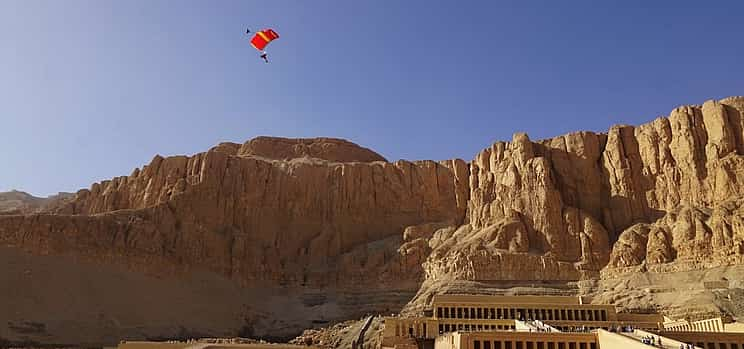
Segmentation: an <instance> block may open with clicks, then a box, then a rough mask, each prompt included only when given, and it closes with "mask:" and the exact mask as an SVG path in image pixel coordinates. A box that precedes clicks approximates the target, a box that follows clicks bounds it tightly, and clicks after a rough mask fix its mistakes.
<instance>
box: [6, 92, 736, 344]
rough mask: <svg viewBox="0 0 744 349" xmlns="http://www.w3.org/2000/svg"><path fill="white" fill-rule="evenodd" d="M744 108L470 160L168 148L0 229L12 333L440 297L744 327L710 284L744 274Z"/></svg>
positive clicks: (314, 323) (259, 331) (697, 112)
mask: <svg viewBox="0 0 744 349" xmlns="http://www.w3.org/2000/svg"><path fill="white" fill-rule="evenodd" d="M743 116H744V97H731V98H726V99H723V100H721V101H708V102H705V103H704V104H703V105H701V106H684V107H679V108H677V109H675V110H673V111H672V113H671V114H670V115H669V116H668V117H660V118H658V119H656V120H654V121H652V122H650V123H648V124H644V125H641V126H638V127H634V126H614V127H612V128H610V130H609V131H608V132H607V133H593V132H577V133H572V134H568V135H564V136H560V137H555V138H552V139H547V140H540V141H533V140H530V139H529V137H528V136H527V135H525V134H516V135H515V136H514V137H513V139H512V140H511V141H510V142H497V143H495V144H493V145H491V146H490V147H488V148H486V149H484V150H483V151H481V152H480V153H478V154H476V156H475V158H474V159H473V160H472V161H470V162H469V163H468V162H465V161H463V160H459V159H454V160H444V161H415V162H409V161H396V162H388V161H386V160H385V159H384V158H383V157H382V156H380V155H379V154H376V153H374V152H373V151H371V150H369V149H365V148H362V147H360V146H358V145H355V144H353V143H351V142H348V141H344V140H339V139H331V138H316V139H283V138H271V137H259V138H256V139H253V140H250V141H248V142H246V143H244V144H242V145H241V144H235V143H222V144H219V145H217V146H215V147H214V148H212V149H210V150H209V151H207V152H204V153H199V154H195V155H192V156H173V157H167V158H163V157H161V156H156V157H155V158H153V160H152V161H151V162H150V163H149V164H148V165H146V166H143V167H142V168H141V169H135V170H134V171H133V172H132V173H131V174H130V175H129V176H123V177H116V178H113V179H111V180H107V181H103V182H100V183H95V184H93V185H92V186H91V187H90V188H89V189H83V190H80V191H79V192H77V193H76V194H75V196H74V197H73V198H71V199H70V200H68V201H64V202H60V203H58V204H56V205H52V206H48V207H47V208H46V209H44V210H43V211H44V212H42V213H36V214H32V215H7V216H3V217H0V245H1V246H3V247H2V249H0V258H2V259H3V260H4V263H5V265H9V266H11V267H9V268H5V269H4V270H3V271H1V272H0V278H1V279H3V280H4V281H6V282H4V283H2V284H3V285H8V286H5V287H1V288H0V308H2V309H10V311H8V312H5V313H0V337H1V338H0V340H3V339H4V340H5V341H28V342H40V343H88V344H94V343H113V342H116V341H118V339H120V338H172V337H189V336H197V335H212V336H221V335H222V336H225V335H236V334H240V335H245V336H252V337H264V338H279V339H284V338H289V337H291V336H293V335H296V334H298V333H299V332H301V331H302V329H305V328H310V327H318V326H324V325H327V324H329V323H334V322H337V321H341V320H347V319H353V318H359V317H360V316H362V315H364V314H366V313H386V314H387V313H391V312H398V311H401V310H403V311H405V312H420V311H422V310H423V309H424V308H425V306H426V304H427V302H429V300H430V298H431V295H433V294H435V293H442V292H478V293H503V292H536V293H583V294H587V295H592V296H594V297H595V299H597V300H598V301H603V302H612V303H615V304H617V305H618V306H621V307H624V308H626V309H631V308H632V309H648V308H655V309H658V310H660V311H662V312H665V313H667V314H669V315H680V314H682V315H685V316H695V315H696V314H700V315H703V314H709V313H716V312H718V313H726V314H729V315H733V316H738V314H739V313H740V312H741V306H740V304H742V303H740V302H739V301H738V298H736V297H737V295H738V294H739V293H738V292H739V291H740V288H741V287H742V285H740V284H739V283H740V281H734V282H732V283H729V284H727V286H726V288H725V290H718V291H716V292H718V293H716V292H713V291H709V290H706V289H705V288H704V287H703V286H702V282H703V281H711V280H713V281H720V280H741V275H742V274H741V273H742V271H743V270H742V266H744V261H743V260H742V256H743V255H744V225H743V224H744V214H743V212H744V208H742V202H743V201H742V200H744V197H743V194H744V193H743V192H742V191H744V187H742V186H741V185H740V184H739V183H741V181H742V180H744V178H743V176H744V158H743V157H742V155H744V118H743ZM737 276H738V278H737ZM680 280H684V285H681V284H680ZM698 285H699V286H698ZM683 286H684V287H683ZM653 287H656V290H655V291H653V292H652V291H649V289H650V288H653ZM721 292H724V293H725V292H727V293H725V294H724V293H721ZM683 293H684V294H686V295H690V296H689V297H692V298H689V297H688V298H680V297H679V296H680V295H681V294H683ZM732 295H733V298H732ZM724 296H725V297H724ZM722 297H723V298H725V299H726V301H722V300H721V299H723V298H722ZM691 299H692V300H694V301H695V302H697V303H696V304H695V306H696V307H692V306H691V303H690V300H691ZM727 302H728V303H727ZM6 324H7V325H6Z"/></svg>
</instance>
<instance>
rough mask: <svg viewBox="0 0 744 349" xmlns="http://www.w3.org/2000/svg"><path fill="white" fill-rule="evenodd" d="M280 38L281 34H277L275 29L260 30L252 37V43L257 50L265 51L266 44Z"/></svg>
mask: <svg viewBox="0 0 744 349" xmlns="http://www.w3.org/2000/svg"><path fill="white" fill-rule="evenodd" d="M249 32H250V31H249ZM278 38H279V34H277V33H276V32H275V31H274V30H273V29H264V30H259V31H258V32H256V35H254V36H253V38H252V39H251V45H253V47H255V48H256V50H259V51H263V50H264V48H266V45H268V44H269V43H270V42H272V41H274V40H276V39H278Z"/></svg>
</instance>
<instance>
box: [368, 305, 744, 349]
mask: <svg viewBox="0 0 744 349" xmlns="http://www.w3.org/2000/svg"><path fill="white" fill-rule="evenodd" d="M693 331H694V332H693ZM724 332H725V326H724V322H723V320H722V319H721V318H716V319H705V320H699V321H692V322H690V321H687V320H671V319H668V318H664V316H662V315H661V314H656V313H651V314H636V313H619V312H617V311H616V309H615V307H614V306H612V305H606V304H588V303H587V302H586V301H585V299H584V298H582V297H566V296H485V295H437V296H434V298H433V299H432V304H431V308H429V309H427V310H426V311H424V316H419V317H398V316H394V317H387V318H385V329H384V333H383V339H382V347H383V348H397V349H415V348H434V349H599V348H621V347H622V349H631V348H636V347H637V348H643V347H646V348H648V347H647V345H652V346H656V347H658V348H672V349H680V348H682V347H684V348H685V349H692V348H701V349H744V333H733V332H729V333H726V335H725V336H721V335H722V334H723V333H724ZM690 334H693V335H692V336H691V335H690ZM716 334H717V335H719V336H718V337H716ZM723 337H726V338H725V341H717V340H716V338H723ZM697 338H701V340H697ZM670 345H673V347H672V346H670Z"/></svg>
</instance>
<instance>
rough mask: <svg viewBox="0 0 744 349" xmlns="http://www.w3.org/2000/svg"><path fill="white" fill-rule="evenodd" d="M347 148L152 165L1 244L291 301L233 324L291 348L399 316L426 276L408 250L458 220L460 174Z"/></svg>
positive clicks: (309, 143) (286, 144) (84, 193)
mask: <svg viewBox="0 0 744 349" xmlns="http://www.w3.org/2000/svg"><path fill="white" fill-rule="evenodd" d="M350 147H351V143H349V142H345V141H340V140H329V139H318V140H298V141H296V142H295V141H291V140H285V139H277V140H276V141H275V142H273V141H272V140H271V139H267V138H259V139H257V140H252V141H249V142H247V143H245V144H244V145H242V146H238V145H235V144H221V145H219V146H217V147H215V148H213V149H211V150H210V151H208V152H205V153H200V154H196V155H194V156H190V157H186V156H176V157H168V158H163V157H160V156H156V157H155V158H154V159H153V160H152V161H151V162H150V164H148V165H147V166H144V167H143V168H142V169H141V170H140V169H136V170H134V171H133V173H132V174H131V175H130V176H126V177H117V178H114V179H112V180H108V181H103V182H101V183H96V184H93V185H92V187H91V188H90V189H85V190H81V191H79V192H78V193H77V194H76V196H75V198H74V199H73V200H71V201H70V202H67V203H65V204H62V205H59V206H57V207H55V208H54V212H53V213H44V214H38V215H33V216H7V217H2V218H0V243H1V244H2V245H4V246H13V247H17V248H18V247H19V248H22V249H23V250H25V251H28V252H30V253H33V254H42V255H72V256H75V257H76V258H79V259H80V260H83V261H87V262H89V263H90V262H93V263H105V264H113V265H124V266H127V267H128V268H129V269H130V270H132V271H135V272H141V273H145V274H147V275H153V276H156V277H171V276H173V275H181V276H182V277H183V276H185V275H189V273H193V272H195V271H198V270H206V271H208V272H211V273H215V274H217V275H220V276H221V277H225V278H227V279H229V280H232V281H233V282H234V283H236V284H238V285H240V286H242V287H244V288H247V289H257V290H267V291H268V290H271V289H273V288H280V289H285V290H300V291H297V292H299V293H300V294H301V297H304V299H305V300H306V301H303V302H301V303H300V304H294V305H288V306H287V308H284V309H261V310H260V311H259V312H258V313H259V314H261V313H263V314H265V315H262V316H261V317H259V318H256V313H257V312H256V311H246V312H245V314H243V315H242V317H244V318H245V319H238V320H236V323H237V325H239V326H237V325H236V326H234V327H237V328H240V326H243V327H246V328H247V329H244V330H245V331H248V332H249V333H250V334H251V335H255V336H275V337H282V336H287V337H289V336H291V335H293V334H296V333H298V332H299V331H301V330H302V329H303V328H307V327H312V326H313V322H312V321H318V323H321V324H322V323H326V322H328V321H335V320H339V319H344V318H347V317H349V316H358V315H359V314H364V313H366V312H380V311H387V310H389V309H390V308H391V307H392V309H399V308H400V307H401V306H402V305H403V304H404V303H405V301H407V299H408V298H410V296H411V295H412V293H413V292H415V290H416V287H417V285H418V282H419V281H420V279H421V275H422V269H421V267H420V264H421V262H422V261H423V258H425V256H424V255H423V254H422V252H420V251H418V250H417V242H415V241H413V240H416V239H417V235H420V234H421V231H426V230H427V229H433V228H430V227H429V226H430V225H434V226H441V225H448V226H449V225H457V224H460V222H461V220H462V217H463V214H464V211H465V209H466V208H465V204H466V202H467V198H466V195H467V182H466V180H465V177H466V176H467V167H466V164H465V163H464V162H462V161H443V162H433V161H420V162H407V161H398V162H395V163H389V162H385V161H381V159H383V158H382V157H380V156H379V155H376V154H374V153H372V152H370V151H369V150H366V149H362V148H353V149H351V150H349V148H350ZM272 150H276V152H277V153H278V154H279V155H278V156H275V158H277V159H279V160H277V159H272V158H270V156H269V155H271V154H269V153H271V152H272ZM404 232H405V234H407V235H406V236H405V237H404ZM404 240H405V241H404ZM402 246H403V247H402ZM399 249H400V251H399ZM303 290H304V291H303ZM303 292H304V293H303ZM355 295H356V297H358V298H359V299H354V298H355ZM261 302H262V300H261V299H255V300H253V304H251V307H260V306H261ZM274 312H279V313H274ZM286 312H291V313H294V314H296V315H298V316H297V317H298V318H297V319H293V320H292V321H287V323H284V324H283V325H282V326H283V327H279V328H277V326H276V325H275V322H276V321H283V320H278V319H284V318H292V316H288V314H287V313H286ZM300 314H302V315H300ZM16 320H17V319H16ZM18 321H19V320H18ZM70 321H74V319H70ZM193 330H194V331H197V332H198V331H200V330H201V331H203V329H199V328H195V329H193ZM0 336H2V335H0Z"/></svg>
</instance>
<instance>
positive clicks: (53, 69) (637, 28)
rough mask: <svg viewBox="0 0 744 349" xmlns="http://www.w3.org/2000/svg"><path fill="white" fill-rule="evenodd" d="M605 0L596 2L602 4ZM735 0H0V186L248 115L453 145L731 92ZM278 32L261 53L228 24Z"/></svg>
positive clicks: (210, 133)
mask: <svg viewBox="0 0 744 349" xmlns="http://www.w3.org/2000/svg"><path fill="white" fill-rule="evenodd" d="M600 3H602V4H600ZM742 16H744V1H709V2H702V1H633V0H627V1H604V2H600V1H540V2H531V1H513V2H502V1H432V0H428V1H418V0H407V1H399V0H375V1H371V0H370V1H363V0H355V1H345V0H344V1H342V0H338V1H325V0H318V1H316V0H314V1H178V2H176V1H150V0H147V1H139V0H137V1H118V2H114V1H77V0H65V1H32V0H22V1H20V0H19V1H15V0H4V1H0V164H2V170H0V191H4V190H10V189H21V190H26V191H29V192H31V193H33V194H36V195H47V194H51V193H56V192H58V191H76V190H77V189H79V188H85V187H88V186H89V185H90V184H91V183H92V182H94V181H100V180H103V179H107V178H110V177H113V176H118V175H128V174H129V173H131V171H132V169H134V168H135V167H141V166H142V165H144V164H146V163H148V162H149V161H150V159H151V158H152V156H153V155H155V154H161V155H175V154H192V153H195V152H199V151H204V150H206V149H208V148H209V147H211V146H212V145H214V144H217V143H219V142H221V141H233V142H243V141H245V140H247V139H250V138H252V137H255V136H258V135H273V136H284V137H315V136H330V137H341V138H346V139H349V140H351V141H354V142H356V143H359V144H361V145H363V146H366V147H369V148H372V149H374V150H376V151H378V152H379V153H381V154H382V155H384V156H385V157H387V158H388V159H389V160H396V159H400V158H404V159H411V160H415V159H447V158H454V157H460V158H463V159H466V160H470V159H472V158H473V156H474V155H475V153H476V152H477V151H479V150H481V149H482V148H485V147H487V146H488V145H489V144H491V143H492V142H494V141H497V140H509V139H511V135H512V134H513V133H514V132H519V131H524V132H527V133H529V134H530V137H531V138H533V139H540V138H546V137H552V136H556V135H560V134H564V133H567V132H571V131H575V130H594V131H604V130H607V129H608V128H609V127H610V126H611V125H613V124H622V123H625V124H638V123H642V122H646V121H649V120H651V119H653V118H655V117H656V116H658V115H665V114H667V113H668V112H669V111H670V110H671V109H673V108H674V107H676V106H678V105H681V104H698V103H702V102H703V101H705V100H707V99H718V98H723V97H726V96H729V95H742V94H744V67H743V66H742V62H744V45H742V44H741V37H742V36H741V35H742V32H743V31H744V29H743V28H744V27H743V26H742V25H743V23H742V20H741V19H742ZM247 26H250V27H251V28H254V29H257V28H263V27H272V28H274V29H276V31H278V32H279V34H280V35H281V38H280V39H279V40H277V41H276V42H274V43H272V45H271V46H270V47H269V49H268V51H269V53H270V56H269V57H270V59H271V60H272V62H271V64H264V63H263V62H262V61H261V60H260V59H259V58H258V54H257V53H256V51H255V50H254V49H253V48H252V47H250V45H249V44H248V37H247V36H246V35H245V34H244V33H245V28H246V27H247Z"/></svg>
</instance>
